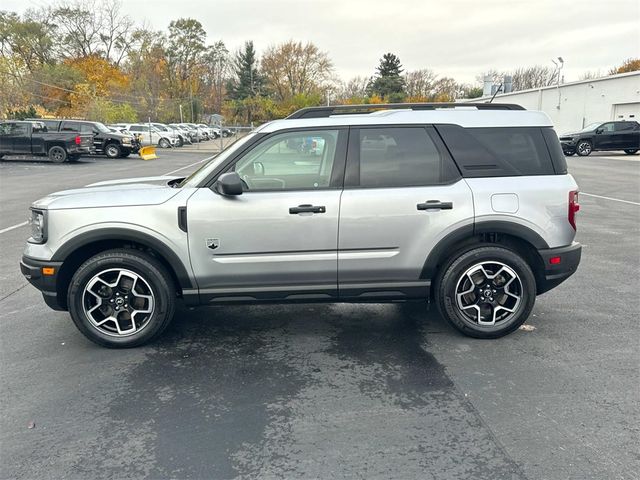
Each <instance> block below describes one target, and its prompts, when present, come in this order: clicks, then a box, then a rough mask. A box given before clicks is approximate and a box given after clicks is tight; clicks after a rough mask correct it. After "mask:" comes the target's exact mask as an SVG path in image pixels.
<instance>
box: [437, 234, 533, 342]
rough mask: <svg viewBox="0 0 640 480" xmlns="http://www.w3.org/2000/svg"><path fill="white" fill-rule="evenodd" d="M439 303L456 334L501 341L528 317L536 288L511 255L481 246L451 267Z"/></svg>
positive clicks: (530, 274)
mask: <svg viewBox="0 0 640 480" xmlns="http://www.w3.org/2000/svg"><path fill="white" fill-rule="evenodd" d="M435 295H436V303H437V306H438V309H439V311H440V313H441V314H442V316H443V317H444V318H445V319H446V320H447V321H448V322H449V323H451V325H453V326H454V327H455V328H456V329H458V330H459V331H461V332H462V333H464V334H465V335H469V336H471V337H475V338H498V337H501V336H503V335H506V334H508V333H510V332H512V331H514V330H516V329H517V328H518V327H519V326H520V325H522V324H523V323H524V322H525V320H526V319H527V318H528V317H529V314H530V313H531V309H532V308H533V305H534V303H535V298H536V282H535V278H534V276H533V272H532V271H531V268H530V267H529V265H528V264H527V262H526V261H525V260H524V259H523V258H522V257H521V256H520V255H518V254H517V253H515V252H514V251H512V250H509V249H506V248H502V247H496V246H483V247H477V248H474V249H472V250H469V251H466V252H464V253H462V254H461V255H459V256H458V257H456V258H453V259H452V260H450V261H449V263H448V264H447V265H445V267H444V268H443V270H442V274H441V275H440V276H439V278H438V279H437V281H436V290H435Z"/></svg>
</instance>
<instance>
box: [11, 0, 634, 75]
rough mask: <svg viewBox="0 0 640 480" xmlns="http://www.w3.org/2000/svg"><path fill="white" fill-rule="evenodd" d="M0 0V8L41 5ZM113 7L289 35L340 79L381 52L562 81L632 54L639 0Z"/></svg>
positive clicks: (250, 33)
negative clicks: (555, 62) (556, 76)
mask: <svg viewBox="0 0 640 480" xmlns="http://www.w3.org/2000/svg"><path fill="white" fill-rule="evenodd" d="M53 3H54V2H53V1H47V0H2V2H1V7H0V8H2V9H3V10H13V11H18V12H22V11H24V10H25V9H26V8H29V7H33V6H39V5H50V4H53ZM123 10H124V11H125V12H126V13H127V14H128V15H130V16H132V17H134V18H136V19H138V20H139V21H145V22H147V24H149V25H150V26H151V27H153V28H154V29H158V30H166V28H167V26H168V24H169V22H170V21H171V20H173V19H177V18H180V17H193V18H196V19H197V20H199V21H200V22H201V23H202V25H203V26H204V28H205V30H206V31H207V34H208V41H209V42H210V43H212V42H213V41H215V40H218V39H222V40H223V41H224V42H225V44H226V45H227V47H228V48H229V49H230V50H235V49H236V48H238V47H239V46H241V45H242V43H243V42H244V41H245V40H253V41H254V43H255V45H256V48H257V49H258V51H262V50H263V49H264V48H265V47H266V46H267V45H270V44H273V43H279V42H282V41H285V40H289V39H294V40H301V41H305V42H306V41H311V42H313V43H315V44H316V45H317V46H318V47H320V49H322V50H324V51H326V52H327V53H328V54H329V56H330V58H331V59H332V60H333V62H334V65H335V69H336V73H337V74H338V75H339V76H340V77H342V78H343V79H348V78H350V77H353V76H355V75H362V76H369V75H372V74H373V73H374V69H375V67H376V65H377V64H378V60H379V58H380V57H381V56H382V54H384V53H385V52H393V53H395V54H396V55H398V56H399V57H400V59H401V61H402V63H403V65H404V67H405V70H416V69H419V68H431V69H432V70H434V71H435V72H436V73H437V74H438V75H439V76H451V77H454V78H455V79H456V80H458V81H463V82H473V81H474V80H475V78H476V76H477V75H479V74H480V73H482V72H484V71H486V70H488V69H491V68H494V69H498V70H507V69H512V68H515V67H518V66H527V65H534V64H542V65H549V66H552V63H551V59H552V58H556V57H558V56H562V57H563V58H564V61H565V69H564V76H565V80H566V81H572V80H577V79H578V78H579V76H580V74H581V73H582V72H584V71H586V70H600V71H601V73H603V74H605V73H606V72H607V71H608V69H609V68H610V67H611V66H613V65H617V64H620V63H621V62H622V61H623V60H624V59H626V58H629V57H637V56H639V55H640V0H573V1H571V0H436V1H434V0H393V1H376V0H184V1H179V0H125V1H124V2H123Z"/></svg>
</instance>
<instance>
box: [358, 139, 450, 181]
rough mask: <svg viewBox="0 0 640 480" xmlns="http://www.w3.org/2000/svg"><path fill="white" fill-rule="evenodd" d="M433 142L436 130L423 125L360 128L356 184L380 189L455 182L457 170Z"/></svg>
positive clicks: (435, 140) (442, 149)
mask: <svg viewBox="0 0 640 480" xmlns="http://www.w3.org/2000/svg"><path fill="white" fill-rule="evenodd" d="M432 135H433V136H432ZM436 142H437V136H436V134H435V132H433V133H430V132H429V131H428V130H427V128H424V127H387V128H361V129H360V130H359V145H358V147H357V148H358V154H359V160H360V161H359V167H360V168H359V170H360V171H359V182H358V183H357V184H358V185H359V186H360V187H378V188H381V187H410V186H428V185H441V184H444V183H450V182H452V181H455V180H456V179H457V178H459V177H460V173H459V172H458V171H457V169H456V167H455V165H454V164H453V162H452V161H451V159H450V158H449V156H448V155H447V154H446V151H445V149H444V148H442V146H440V148H439V146H438V145H437V144H436ZM438 143H439V142H438Z"/></svg>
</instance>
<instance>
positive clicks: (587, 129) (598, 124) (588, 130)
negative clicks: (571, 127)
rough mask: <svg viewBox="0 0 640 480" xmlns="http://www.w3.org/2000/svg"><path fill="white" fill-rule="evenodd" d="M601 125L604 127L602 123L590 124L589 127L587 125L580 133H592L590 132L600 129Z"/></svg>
mask: <svg viewBox="0 0 640 480" xmlns="http://www.w3.org/2000/svg"><path fill="white" fill-rule="evenodd" d="M600 125H602V122H598V123H590V124H589V125H587V126H586V127H584V128H583V129H582V130H580V131H581V132H590V131H592V130H595V129H596V128H598V127H599V126H600Z"/></svg>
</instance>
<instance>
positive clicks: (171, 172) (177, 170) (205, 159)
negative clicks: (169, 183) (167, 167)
mask: <svg viewBox="0 0 640 480" xmlns="http://www.w3.org/2000/svg"><path fill="white" fill-rule="evenodd" d="M217 155H218V154H217V153H216V154H215V155H211V156H210V157H207V158H203V159H202V160H198V161H197V162H194V163H192V164H191V165H187V166H185V167H180V168H176V169H175V170H171V171H170V172H167V173H165V174H164V175H163V176H165V177H166V176H167V175H172V174H174V173H177V172H179V171H180V170H184V169H185V168H189V167H193V166H194V165H198V164H199V163H204V162H208V161H209V160H211V159H213V158H216V156H217Z"/></svg>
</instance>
